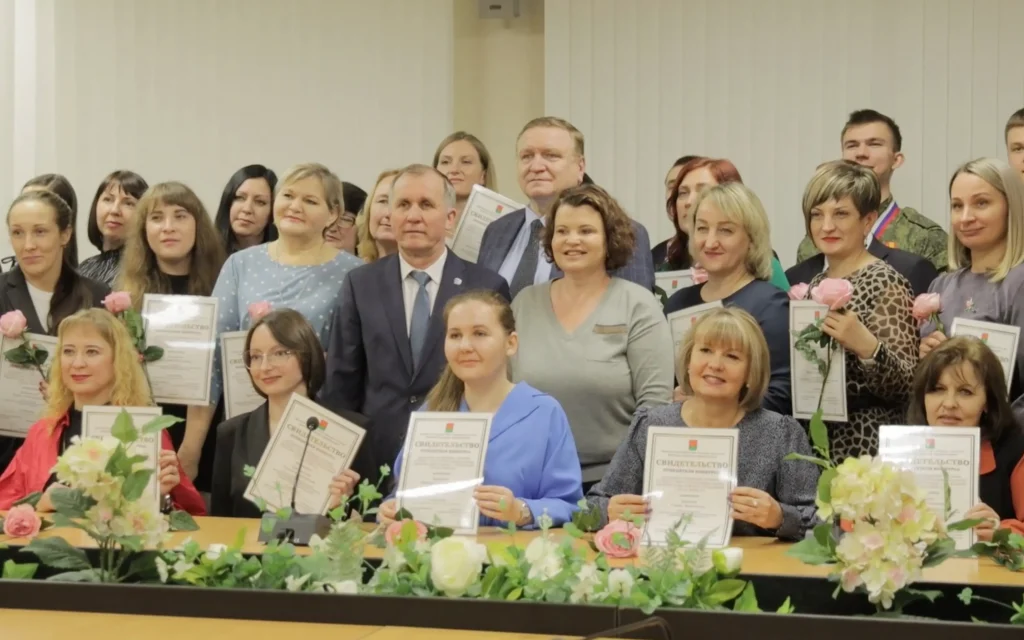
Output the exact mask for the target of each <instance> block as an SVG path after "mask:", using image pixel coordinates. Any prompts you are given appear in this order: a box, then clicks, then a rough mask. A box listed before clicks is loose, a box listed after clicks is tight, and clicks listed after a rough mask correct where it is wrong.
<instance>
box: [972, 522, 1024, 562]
mask: <svg viewBox="0 0 1024 640" xmlns="http://www.w3.org/2000/svg"><path fill="white" fill-rule="evenodd" d="M971 551H972V552H973V553H974V554H976V555H978V556H980V557H986V558H992V559H993V560H995V561H996V562H997V563H999V564H1001V565H1003V566H1004V567H1006V568H1007V569H1009V570H1010V571H1024V536H1021V535H1020V534H1018V533H1014V532H1013V531H1011V530H1010V529H996V530H995V532H993V534H992V540H991V541H990V542H978V543H976V544H975V545H974V546H973V547H971Z"/></svg>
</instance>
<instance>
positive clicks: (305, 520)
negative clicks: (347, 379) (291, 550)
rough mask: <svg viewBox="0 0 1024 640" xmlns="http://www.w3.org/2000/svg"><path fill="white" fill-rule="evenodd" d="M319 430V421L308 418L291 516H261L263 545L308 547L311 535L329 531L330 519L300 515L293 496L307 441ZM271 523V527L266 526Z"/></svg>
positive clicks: (322, 516)
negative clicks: (276, 542)
mask: <svg viewBox="0 0 1024 640" xmlns="http://www.w3.org/2000/svg"><path fill="white" fill-rule="evenodd" d="M318 428H320V420H319V419H318V418H316V417H314V416H310V417H309V418H308V419H307V420H306V442H305V443H304V444H303V445H302V454H301V455H300V456H299V466H298V468H297V469H295V482H294V483H293V484H292V496H291V502H290V506H291V515H289V516H288V517H287V518H286V519H283V520H282V519H281V518H279V517H277V516H276V515H274V514H272V513H268V514H265V515H264V516H263V520H264V524H265V526H261V527H260V535H259V541H260V542H262V543H263V544H267V543H269V542H270V541H271V540H277V541H278V542H281V543H287V542H290V543H291V544H293V545H295V546H307V545H309V540H310V538H312V537H313V534H316V535H318V536H320V537H321V538H326V537H327V535H328V534H329V533H330V530H331V519H330V518H328V517H327V516H325V515H323V514H319V513H317V514H301V513H299V512H298V511H297V510H296V508H295V494H296V493H297V492H298V489H299V479H300V478H301V477H302V465H303V464H304V463H305V462H306V452H307V451H308V450H309V441H310V440H312V439H313V433H314V432H315V431H316V430H317V429H318ZM268 520H270V521H272V524H273V526H270V525H269V524H266V523H267V521H268Z"/></svg>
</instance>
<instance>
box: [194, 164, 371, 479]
mask: <svg viewBox="0 0 1024 640" xmlns="http://www.w3.org/2000/svg"><path fill="white" fill-rule="evenodd" d="M342 192H343V186H342V184H341V180H339V179H338V176H336V175H334V173H332V172H331V170H330V169H328V168H327V167H325V166H323V165H321V164H315V163H311V164H300V165H298V166H295V167H293V168H291V169H290V170H289V171H288V172H286V173H285V174H284V176H282V177H281V180H280V181H279V182H278V185H277V192H276V194H275V197H274V212H273V215H274V224H275V225H276V226H277V231H278V238H277V240H274V241H272V242H268V243H266V244H261V245H257V246H255V247H250V248H248V249H243V250H241V251H239V252H237V253H233V254H231V256H230V257H229V258H228V259H227V261H226V262H225V263H224V267H223V268H222V269H221V271H220V276H218V278H217V284H216V286H215V287H214V290H213V295H214V296H216V297H217V299H218V304H219V307H218V313H219V317H218V318H217V332H218V334H219V333H224V332H227V331H241V330H244V329H248V328H249V324H250V319H249V312H248V309H249V305H250V304H252V303H254V302H268V303H270V305H271V307H273V308H274V309H285V308H287V309H294V310H296V311H298V312H299V313H301V314H302V315H303V316H305V318H306V320H308V321H309V324H310V325H311V326H312V327H313V330H314V331H316V333H317V337H319V338H320V342H321V344H323V345H326V344H327V334H328V330H329V327H330V326H331V320H332V318H333V316H334V309H335V307H336V306H337V302H338V295H339V292H340V291H341V283H342V281H343V280H344V279H345V276H346V275H347V274H348V272H349V271H351V270H352V269H355V268H356V267H358V266H360V265H361V264H362V262H361V261H360V260H359V259H358V258H356V257H355V256H353V255H351V254H349V253H346V252H344V251H338V250H337V249H335V248H334V247H333V246H331V245H330V244H329V243H328V242H327V241H326V240H325V239H324V234H325V232H326V230H327V229H329V228H330V227H331V226H332V225H333V224H334V223H335V222H337V221H338V218H339V217H341V215H342V212H343V211H344V210H345V206H344V201H343V200H344V198H343V196H342ZM210 386H211V389H210V398H211V401H212V402H214V403H216V402H217V401H218V400H219V398H220V394H221V363H220V354H219V352H218V354H217V357H216V358H215V359H214V371H213V377H212V379H211V380H210ZM213 413H214V406H210V407H189V409H188V424H187V426H186V428H185V439H184V441H183V443H182V445H181V448H180V449H179V450H178V454H179V455H180V456H181V459H182V464H184V465H185V468H186V469H187V470H188V471H189V473H190V475H191V476H192V477H195V474H196V473H198V469H199V459H200V455H201V451H202V446H203V443H204V442H205V441H206V434H207V432H208V431H209V429H210V424H211V422H212V420H213Z"/></svg>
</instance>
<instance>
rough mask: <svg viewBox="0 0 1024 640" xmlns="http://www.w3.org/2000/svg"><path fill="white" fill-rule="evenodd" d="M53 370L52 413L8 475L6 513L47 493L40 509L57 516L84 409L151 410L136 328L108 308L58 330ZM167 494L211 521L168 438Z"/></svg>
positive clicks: (0, 482) (0, 503)
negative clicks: (67, 455) (66, 457)
mask: <svg viewBox="0 0 1024 640" xmlns="http://www.w3.org/2000/svg"><path fill="white" fill-rule="evenodd" d="M51 362H52V364H51V365H50V381H49V382H50V395H49V399H48V403H47V407H46V412H45V415H44V416H43V418H42V419H41V420H39V421H38V422H36V423H35V424H34V425H32V427H31V428H30V429H29V431H28V436H27V437H26V438H25V444H24V445H22V447H21V449H19V450H18V453H17V455H16V456H15V457H14V460H13V461H11V464H10V466H9V467H8V468H7V471H6V472H4V474H3V476H2V477H0V510H4V509H10V508H11V506H12V505H13V504H14V503H15V502H17V501H18V500H20V499H22V498H24V497H25V496H27V495H29V494H31V493H36V492H43V497H42V499H40V501H39V504H38V505H37V508H38V509H39V510H40V511H53V502H52V501H51V500H50V493H49V489H50V488H51V487H52V486H53V485H54V482H55V478H54V477H53V475H52V474H51V470H52V469H53V466H54V465H55V464H56V463H57V458H59V457H60V456H61V455H62V454H63V453H64V450H65V449H67V447H68V446H70V444H71V439H72V438H74V437H75V436H80V435H81V433H82V408H83V407H86V406H90V405H111V406H115V407H140V406H147V405H149V404H151V400H150V396H149V388H148V386H147V385H146V379H145V374H144V373H143V372H142V367H141V366H139V359H138V355H137V354H136V353H135V346H134V344H133V343H132V339H131V336H129V335H128V330H127V329H125V328H124V325H123V324H121V321H119V320H118V319H116V318H115V317H114V316H112V315H111V314H110V313H108V312H107V311H105V310H103V309H86V310H84V311H79V312H78V313H76V314H74V315H72V316H69V317H68V318H67V319H65V320H64V321H63V322H61V324H60V328H59V329H58V331H57V351H56V354H55V356H54V357H53V358H52V360H51ZM162 438H163V451H162V452H161V454H160V469H159V479H160V491H161V493H162V494H163V495H165V496H168V495H169V496H170V500H171V502H172V504H173V505H174V506H176V507H177V508H179V509H183V510H185V511H188V512H189V513H192V514H194V515H203V514H204V513H205V512H206V509H205V507H204V505H203V499H202V498H201V497H200V496H199V493H198V492H197V491H196V489H195V487H193V486H192V483H191V482H190V481H189V479H188V476H186V475H185V473H184V470H183V469H182V468H181V465H180V464H179V463H178V459H177V457H176V456H175V455H174V449H173V447H172V445H171V439H170V436H168V435H167V432H166V431H165V432H164V433H163V435H162Z"/></svg>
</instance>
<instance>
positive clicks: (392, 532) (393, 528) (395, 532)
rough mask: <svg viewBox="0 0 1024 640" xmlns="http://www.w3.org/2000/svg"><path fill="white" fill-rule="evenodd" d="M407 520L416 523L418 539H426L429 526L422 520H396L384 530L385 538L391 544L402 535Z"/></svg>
mask: <svg viewBox="0 0 1024 640" xmlns="http://www.w3.org/2000/svg"><path fill="white" fill-rule="evenodd" d="M406 522H412V523H413V524H415V525H416V539H417V540H426V538H427V526H426V525H425V524H423V523H422V522H417V521H415V520H395V521H394V522H392V523H391V524H389V525H388V528H387V529H385V531H384V540H385V541H386V542H387V543H388V544H389V545H393V544H395V541H396V540H398V537H399V536H400V535H402V528H403V527H405V523H406Z"/></svg>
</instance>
